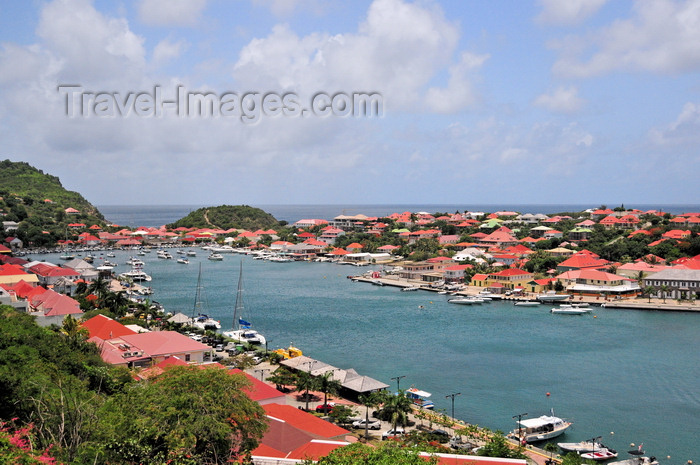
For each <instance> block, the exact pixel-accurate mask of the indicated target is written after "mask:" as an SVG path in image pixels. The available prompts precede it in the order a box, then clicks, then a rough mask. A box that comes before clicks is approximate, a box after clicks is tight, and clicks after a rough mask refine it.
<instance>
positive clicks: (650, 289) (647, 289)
mask: <svg viewBox="0 0 700 465" xmlns="http://www.w3.org/2000/svg"><path fill="white" fill-rule="evenodd" d="M655 290H656V289H655V288H654V286H647V287H645V288H644V293H645V294H646V295H647V297H648V298H649V303H651V295H652V294H653V293H654V291H655Z"/></svg>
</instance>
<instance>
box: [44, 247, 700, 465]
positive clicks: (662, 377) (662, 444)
mask: <svg viewBox="0 0 700 465" xmlns="http://www.w3.org/2000/svg"><path fill="white" fill-rule="evenodd" d="M195 250H197V257H189V259H190V264H189V265H183V264H179V263H176V260H175V259H177V258H178V257H177V255H176V254H174V250H173V249H171V253H173V256H174V259H173V260H163V259H158V258H157V257H156V253H155V251H152V252H151V253H149V254H147V255H146V256H143V257H140V258H141V259H143V260H144V261H145V262H146V265H145V268H144V270H145V271H146V272H147V273H148V274H150V275H151V276H152V277H153V280H152V281H151V282H150V283H148V284H149V285H150V286H151V287H152V288H153V290H154V294H153V296H151V297H152V299H153V300H156V301H158V302H160V303H161V304H163V305H164V306H165V308H166V311H168V312H172V313H175V312H183V313H185V314H187V315H190V314H191V313H192V310H193V307H194V299H195V292H196V283H197V274H198V268H199V264H200V263H201V264H202V282H203V286H204V290H203V293H204V296H205V300H206V301H205V306H206V308H208V312H209V315H210V316H212V317H214V318H215V319H217V320H220V321H221V324H222V330H226V329H228V328H230V327H231V325H232V313H233V306H234V301H235V296H236V285H237V281H238V270H239V263H240V262H241V260H242V261H243V274H244V276H243V283H244V303H245V312H244V315H243V317H244V318H245V319H246V320H248V321H250V322H252V323H253V327H254V328H255V329H257V330H258V331H260V332H261V333H263V334H264V335H265V336H266V337H267V339H268V341H269V342H268V346H269V348H270V349H274V348H278V347H286V346H288V345H289V344H294V345H295V346H297V347H299V348H301V349H302V350H303V351H304V353H305V354H306V355H309V356H310V357H313V358H317V359H320V360H322V361H324V362H327V363H329V364H331V365H334V366H337V367H339V368H354V369H356V370H357V371H358V372H359V373H361V374H364V375H368V376H371V377H373V378H376V379H378V380H381V381H383V382H385V383H387V384H389V385H390V386H391V389H392V390H395V389H396V387H397V383H396V381H393V380H392V378H396V377H403V378H401V379H400V380H399V381H400V387H401V388H402V389H404V388H408V387H410V386H411V385H414V386H416V387H418V388H420V389H423V390H426V391H428V392H431V393H432V394H433V396H432V400H433V401H434V402H435V404H436V409H444V411H445V413H447V414H450V413H451V401H450V399H446V398H445V396H447V395H449V394H454V393H460V395H459V396H457V397H455V402H454V409H455V410H454V411H455V416H456V417H457V418H460V419H462V420H464V421H466V422H469V423H472V424H478V425H480V426H485V427H488V428H490V429H493V430H501V431H510V430H512V429H514V428H515V421H514V420H513V418H512V417H513V416H514V415H517V414H522V413H528V417H536V416H540V415H543V414H548V413H549V412H550V411H551V410H552V409H553V410H554V413H555V414H556V415H557V416H561V417H563V418H566V419H570V420H571V421H573V427H572V428H571V429H570V430H569V431H568V432H567V433H566V434H565V436H562V437H561V438H559V439H558V441H559V442H561V441H565V442H575V441H580V440H584V439H589V438H592V437H597V436H602V442H603V443H604V444H606V445H607V446H609V447H612V448H615V449H617V450H618V451H620V458H627V457H626V451H627V450H629V449H630V444H631V443H634V444H636V445H639V444H640V443H643V444H644V449H645V450H646V451H647V453H648V454H650V455H654V456H656V457H657V458H658V459H659V461H660V463H661V464H685V463H686V462H687V461H688V460H695V461H697V460H699V459H700V440H698V438H697V433H698V431H699V429H698V425H699V424H700V422H699V420H698V419H699V418H700V362H699V360H700V315H697V314H688V313H676V312H650V311H634V310H613V309H605V308H599V307H594V311H593V312H592V314H590V315H583V316H568V315H553V314H551V313H549V307H547V306H539V307H521V306H514V305H513V304H512V303H508V302H497V301H494V302H491V303H485V304H483V305H474V306H461V305H453V304H448V303H447V298H446V296H444V295H438V294H435V293H429V292H425V291H418V292H399V290H398V289H397V288H392V287H386V286H385V287H380V286H372V285H369V284H364V283H359V282H353V281H351V280H350V279H347V276H348V275H351V274H357V273H361V272H364V271H367V270H368V268H366V267H364V268H357V267H353V266H341V265H336V264H331V263H305V262H291V263H275V262H268V261H264V260H253V259H252V258H251V256H243V255H235V254H227V255H225V256H224V260H223V261H221V262H214V261H209V260H207V259H206V257H207V252H206V251H204V250H201V249H195ZM132 254H134V252H133V251H119V252H117V257H115V258H111V259H110V260H111V261H113V262H116V263H118V264H119V266H118V267H117V269H116V270H115V271H116V272H123V271H127V270H128V268H129V267H128V266H127V265H125V262H126V260H127V258H128V257H129V255H132ZM99 257H104V256H103V255H99V256H98V258H97V259H96V260H95V265H98V264H99V262H100V261H101V258H99ZM32 258H35V259H45V260H48V261H52V262H54V263H56V262H58V261H60V260H59V258H58V255H57V254H48V255H43V256H33V257H32ZM102 259H103V258H102ZM667 456H670V457H671V458H670V459H668V458H667Z"/></svg>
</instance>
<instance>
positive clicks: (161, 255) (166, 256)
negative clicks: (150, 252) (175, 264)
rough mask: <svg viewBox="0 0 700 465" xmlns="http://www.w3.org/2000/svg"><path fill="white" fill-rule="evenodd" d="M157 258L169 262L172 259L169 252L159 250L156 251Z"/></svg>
mask: <svg viewBox="0 0 700 465" xmlns="http://www.w3.org/2000/svg"><path fill="white" fill-rule="evenodd" d="M158 258H164V259H166V260H170V259H171V258H173V256H172V255H170V252H168V251H167V250H159V251H158Z"/></svg>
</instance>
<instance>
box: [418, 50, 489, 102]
mask: <svg viewBox="0 0 700 465" xmlns="http://www.w3.org/2000/svg"><path fill="white" fill-rule="evenodd" d="M488 58H489V57H488V55H475V54H473V53H469V52H464V53H462V59H461V60H460V62H459V63H457V64H456V65H453V66H450V69H449V73H450V78H449V81H448V82H447V87H443V88H438V87H431V88H430V89H428V92H427V95H426V104H427V106H428V108H429V109H431V110H433V111H435V112H437V113H454V112H457V111H459V110H462V109H464V108H466V107H468V106H470V105H472V104H473V103H474V101H475V100H476V96H475V94H474V91H473V89H472V84H471V82H470V77H471V76H470V72H471V71H472V70H474V69H478V68H481V65H483V64H484V62H485V61H486V60H487V59H488Z"/></svg>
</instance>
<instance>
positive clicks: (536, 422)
mask: <svg viewBox="0 0 700 465" xmlns="http://www.w3.org/2000/svg"><path fill="white" fill-rule="evenodd" d="M517 423H518V429H516V430H514V431H513V432H511V436H514V437H515V438H516V439H518V440H519V441H520V442H521V443H523V442H525V443H531V442H538V441H546V440H547V439H551V438H555V437H557V436H560V435H562V434H563V433H564V431H566V430H567V429H569V427H570V426H571V422H569V421H565V420H562V419H561V418H559V417H555V416H554V415H542V416H541V417H537V418H527V419H524V420H522V419H521V420H520V421H518V422H517Z"/></svg>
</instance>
